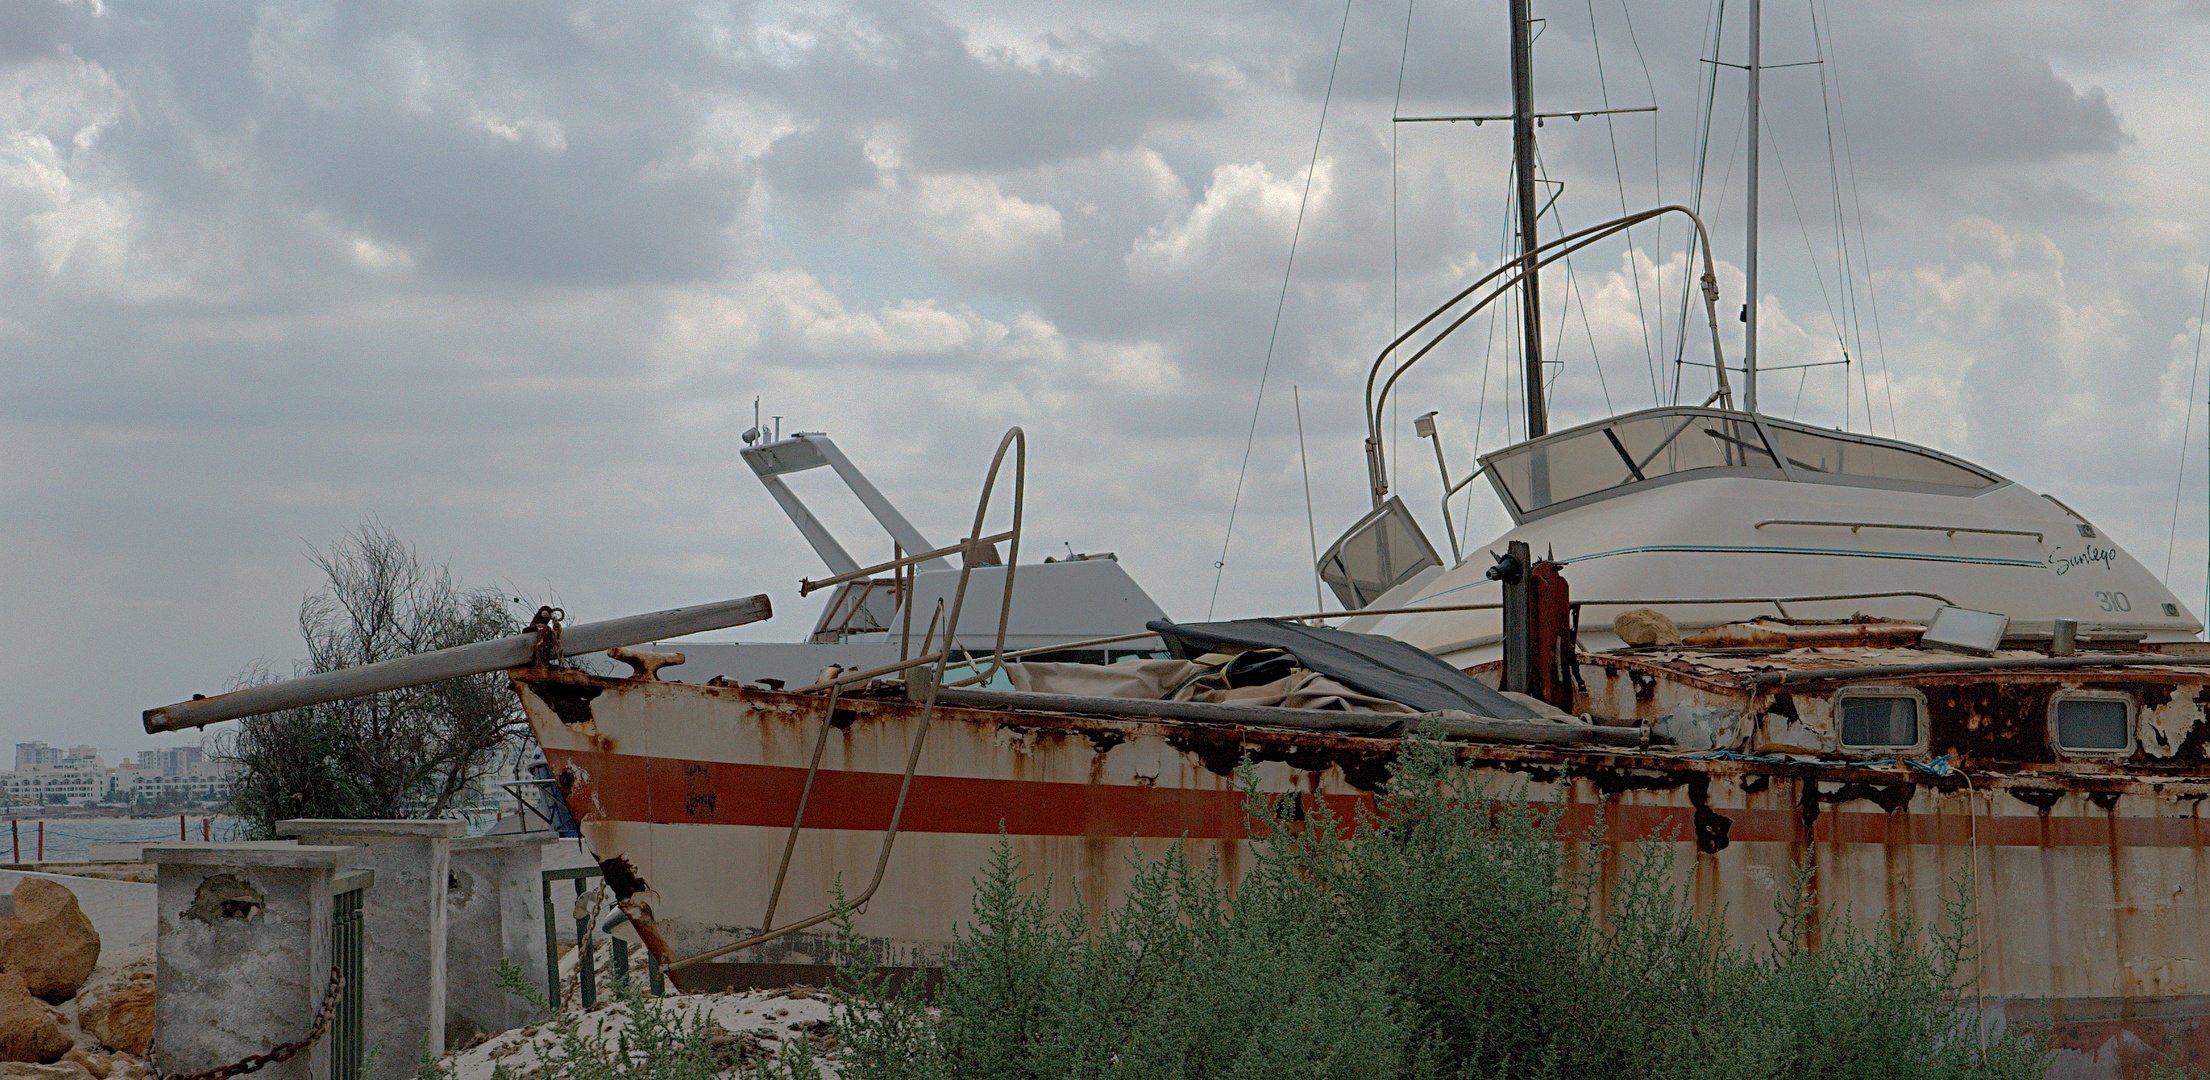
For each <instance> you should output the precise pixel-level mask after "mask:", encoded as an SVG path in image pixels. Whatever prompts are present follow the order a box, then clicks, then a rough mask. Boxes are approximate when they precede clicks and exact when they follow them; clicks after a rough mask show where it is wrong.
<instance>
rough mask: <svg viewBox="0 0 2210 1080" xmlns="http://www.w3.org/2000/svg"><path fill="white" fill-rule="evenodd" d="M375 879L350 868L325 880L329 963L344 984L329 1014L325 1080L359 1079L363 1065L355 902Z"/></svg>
mask: <svg viewBox="0 0 2210 1080" xmlns="http://www.w3.org/2000/svg"><path fill="white" fill-rule="evenodd" d="M375 879H376V875H375V871H373V870H353V871H348V872H346V873H343V874H339V875H338V877H337V880H336V881H334V882H332V883H331V892H332V896H331V901H330V963H331V964H332V965H333V966H335V967H336V968H337V969H338V971H339V972H341V973H343V975H344V977H345V988H344V989H343V990H341V991H339V993H338V1008H337V1014H336V1015H335V1016H333V1017H332V1018H331V1020H330V1080H360V1077H361V1073H362V1071H363V1070H364V1068H365V1067H366V1065H367V1053H368V1040H367V1037H366V1034H367V1032H366V1029H367V1002H368V980H367V978H366V967H367V964H366V959H365V958H366V956H367V954H368V930H367V927H366V926H365V924H364V923H363V922H362V918H361V908H362V900H363V899H364V897H363V894H364V893H365V892H366V891H367V890H368V886H369V885H370V884H371V883H372V882H374V881H375Z"/></svg>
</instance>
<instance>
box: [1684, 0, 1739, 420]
mask: <svg viewBox="0 0 2210 1080" xmlns="http://www.w3.org/2000/svg"><path fill="white" fill-rule="evenodd" d="M1714 12H1716V14H1714ZM1704 25H1705V27H1706V28H1707V29H1709V31H1710V34H1709V35H1708V37H1709V39H1710V41H1711V56H1710V58H1709V60H1710V63H1709V64H1708V65H1707V66H1708V67H1709V69H1710V74H1709V75H1708V76H1707V77H1706V78H1705V79H1704V84H1703V85H1702V86H1699V87H1697V88H1696V95H1697V97H1698V98H1700V99H1701V100H1699V101H1698V102H1697V104H1698V105H1700V106H1702V108H1701V110H1700V111H1701V112H1702V114H1703V115H1702V116H1700V117H1698V118H1697V121H1696V147H1697V149H1696V167H1695V169H1694V170H1693V173H1694V176H1695V179H1694V181H1693V182H1692V183H1691V186H1690V189H1689V193H1688V207H1689V209H1691V210H1693V211H1695V212H1696V216H1697V217H1699V218H1701V217H1702V216H1703V212H1704V186H1705V185H1704V179H1705V173H1706V172H1707V171H1708V169H1709V167H1710V164H1711V121H1712V116H1713V112H1714V111H1715V110H1716V109H1717V108H1718V103H1719V45H1720V43H1721V41H1723V40H1724V36H1725V32H1726V25H1727V2H1726V0H1716V3H1714V4H1707V5H1706V6H1705V8H1704ZM1691 277H1692V275H1690V274H1689V273H1688V272H1687V266H1686V264H1684V265H1683V267H1682V273H1681V302H1680V307H1679V309H1678V311H1677V313H1676V316H1675V317H1676V320H1677V321H1676V323H1675V325H1674V327H1673V400H1672V404H1675V405H1678V404H1680V400H1681V378H1682V375H1683V372H1682V371H1681V361H1683V360H1685V359H1687V358H1688V304H1689V299H1688V293H1689V290H1690V289H1691V288H1693V287H1694V285H1693V284H1692V282H1691V280H1690V278H1691Z"/></svg>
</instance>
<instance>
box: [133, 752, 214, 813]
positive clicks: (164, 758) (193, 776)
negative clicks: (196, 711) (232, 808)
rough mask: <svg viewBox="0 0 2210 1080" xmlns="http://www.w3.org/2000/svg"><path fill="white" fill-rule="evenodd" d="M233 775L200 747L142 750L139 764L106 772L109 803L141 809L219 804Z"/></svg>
mask: <svg viewBox="0 0 2210 1080" xmlns="http://www.w3.org/2000/svg"><path fill="white" fill-rule="evenodd" d="M231 771H232V768H231V766H230V765H228V764H227V763H225V762H220V761H215V760H212V759H210V758H208V757H207V755H206V754H205V753H203V752H201V750H200V748H199V747H197V746H176V747H166V748H163V749H160V750H141V751H139V752H138V760H136V761H126V762H124V763H123V764H120V765H117V766H115V767H114V768H112V769H108V770H106V776H107V793H106V795H105V799H106V801H108V802H119V803H129V804H132V805H139V806H147V805H169V806H187V805H197V804H200V803H208V802H215V801H218V800H221V799H222V798H224V797H225V796H226V795H228V794H229V787H230V774H231Z"/></svg>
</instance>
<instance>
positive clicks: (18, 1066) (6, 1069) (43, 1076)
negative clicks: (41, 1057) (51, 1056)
mask: <svg viewBox="0 0 2210 1080" xmlns="http://www.w3.org/2000/svg"><path fill="white" fill-rule="evenodd" d="M0 1080H93V1077H92V1074H91V1073H89V1072H86V1071H85V1067H84V1066H82V1065H79V1064H77V1063H76V1062H74V1061H59V1062H55V1063H54V1064H52V1065H34V1064H32V1063H30V1062H28V1061H0Z"/></svg>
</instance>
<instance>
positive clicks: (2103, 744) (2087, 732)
mask: <svg viewBox="0 0 2210 1080" xmlns="http://www.w3.org/2000/svg"><path fill="white" fill-rule="evenodd" d="M2132 719H2133V711H2132V709H2131V708H2129V707H2128V706H2127V704H2126V702H2124V701H2120V700H2118V699H2116V698H2076V699H2072V700H2059V701H2058V702H2057V748H2058V749H2060V750H2091V751H2110V750H2124V749H2125V748H2126V747H2128V746H2130V745H2132V743H2133V739H2132V734H2133V733H2132V731H2131V730H2130V729H2131V728H2132V723H2131V721H2132Z"/></svg>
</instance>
